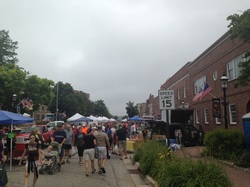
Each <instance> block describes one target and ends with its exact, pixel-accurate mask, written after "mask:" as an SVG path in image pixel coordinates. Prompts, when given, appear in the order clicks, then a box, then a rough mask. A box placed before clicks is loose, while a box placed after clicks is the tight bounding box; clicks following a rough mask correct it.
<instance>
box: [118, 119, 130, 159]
mask: <svg viewBox="0 0 250 187" xmlns="http://www.w3.org/2000/svg"><path fill="white" fill-rule="evenodd" d="M126 138H127V129H126V125H125V124H123V125H122V128H120V129H118V130H117V131H116V142H117V143H118V149H119V154H120V159H121V160H122V159H123V154H124V156H125V157H124V158H125V159H126V158H127V149H126V143H127V139H126Z"/></svg>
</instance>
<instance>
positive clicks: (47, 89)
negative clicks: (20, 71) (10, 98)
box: [22, 75, 54, 111]
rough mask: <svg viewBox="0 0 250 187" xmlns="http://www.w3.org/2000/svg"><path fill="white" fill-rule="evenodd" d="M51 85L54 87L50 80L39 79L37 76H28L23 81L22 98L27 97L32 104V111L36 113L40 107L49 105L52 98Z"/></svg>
mask: <svg viewBox="0 0 250 187" xmlns="http://www.w3.org/2000/svg"><path fill="white" fill-rule="evenodd" d="M52 85H54V82H53V81H52V80H48V79H46V78H39V77H38V76H37V75H31V76H28V77H27V79H26V80H25V85H24V87H23V96H22V97H23V98H27V97H29V99H31V100H32V102H33V110H34V111H36V110H37V109H38V108H39V106H40V105H42V104H43V105H49V103H50V102H51V100H52V98H53V97H54V93H53V90H52V89H51V86H52ZM23 98H22V99H23Z"/></svg>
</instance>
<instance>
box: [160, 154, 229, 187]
mask: <svg viewBox="0 0 250 187" xmlns="http://www.w3.org/2000/svg"><path fill="white" fill-rule="evenodd" d="M163 165H164V167H163V168H161V172H159V173H158V175H157V176H156V181H157V183H158V185H159V187H168V186H169V187H171V186H174V187H178V186H187V187H189V186H190V187H196V186H197V187H202V186H204V187H205V186H206V187H209V186H211V187H214V186H220V187H231V186H232V184H231V182H230V180H229V179H228V177H227V175H226V174H225V173H226V172H225V171H224V170H223V168H222V166H221V165H220V164H218V163H215V162H211V161H210V162H204V161H200V160H199V161H197V162H195V161H193V160H189V159H184V160H180V159H174V160H172V161H171V162H168V163H165V164H163Z"/></svg>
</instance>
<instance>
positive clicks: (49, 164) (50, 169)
mask: <svg viewBox="0 0 250 187" xmlns="http://www.w3.org/2000/svg"><path fill="white" fill-rule="evenodd" d="M49 146H52V151H51V152H50V153H44V152H43V154H44V157H45V159H44V160H43V162H42V165H41V168H40V169H39V174H44V173H45V172H47V173H48V174H50V175H53V174H54V171H59V172H60V171H61V165H60V164H59V159H60V158H59V153H60V152H61V147H60V145H59V143H57V142H51V143H50V145H49Z"/></svg>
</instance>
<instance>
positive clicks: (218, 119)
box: [215, 117, 221, 125]
mask: <svg viewBox="0 0 250 187" xmlns="http://www.w3.org/2000/svg"><path fill="white" fill-rule="evenodd" d="M215 123H216V125H220V124H221V118H220V117H216V118H215Z"/></svg>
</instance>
